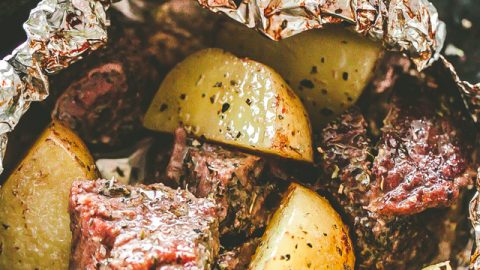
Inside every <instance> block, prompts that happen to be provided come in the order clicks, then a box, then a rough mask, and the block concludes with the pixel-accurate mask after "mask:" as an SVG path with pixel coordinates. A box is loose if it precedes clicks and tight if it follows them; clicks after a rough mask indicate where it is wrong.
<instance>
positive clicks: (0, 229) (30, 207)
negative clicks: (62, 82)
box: [0, 122, 97, 270]
mask: <svg viewBox="0 0 480 270" xmlns="http://www.w3.org/2000/svg"><path fill="white" fill-rule="evenodd" d="M93 164H94V162H93V159H92V157H91V156H90V154H89V152H88V150H87V148H86V147H85V145H84V144H83V142H82V141H81V140H80V139H79V138H78V137H77V135H75V134H74V133H72V131H70V130H68V129H67V128H65V127H64V126H62V125H61V124H59V123H56V122H54V123H53V124H51V125H50V126H49V127H48V128H47V129H46V130H45V131H44V132H43V134H42V135H41V136H40V138H39V139H38V140H37V142H36V143H35V144H34V145H33V146H32V148H31V149H30V150H29V152H28V153H27V155H26V157H25V158H24V159H23V160H22V162H21V163H20V164H19V166H18V167H17V168H16V169H15V170H14V171H13V173H12V174H11V175H10V176H9V177H8V179H7V181H6V182H5V185H4V186H3V187H2V189H1V190H0V224H2V226H0V246H1V247H2V252H1V253H0V269H12V270H13V269H68V263H69V256H70V242H71V233H70V216H69V214H68V196H69V192H70V185H71V183H72V182H73V181H74V180H76V179H93V178H96V177H97V175H96V171H95V167H94V165H93Z"/></svg>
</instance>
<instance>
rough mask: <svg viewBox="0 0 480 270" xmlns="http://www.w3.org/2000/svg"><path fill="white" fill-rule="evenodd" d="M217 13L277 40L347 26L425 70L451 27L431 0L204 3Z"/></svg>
mask: <svg viewBox="0 0 480 270" xmlns="http://www.w3.org/2000/svg"><path fill="white" fill-rule="evenodd" d="M198 2H199V3H200V4H201V5H202V6H204V7H206V8H208V9H210V10H212V11H214V12H223V13H225V14H226V15H227V16H229V17H231V18H233V19H234V20H236V21H238V22H240V23H243V24H245V25H247V26H248V27H250V28H256V29H257V30H259V31H260V32H262V33H264V34H265V35H266V36H268V37H270V38H271V39H273V40H280V39H283V38H286V37H289V36H292V35H295V34H298V33H300V32H303V31H306V30H309V29H313V28H321V27H323V26H326V25H328V24H339V23H343V24H347V25H350V27H351V28H352V29H353V30H354V31H355V32H357V33H359V34H362V35H364V36H367V37H369V38H371V39H372V40H374V41H379V42H382V43H383V45H384V47H385V48H387V49H389V50H397V51H401V52H404V53H406V54H407V55H408V56H410V58H411V59H412V60H413V62H414V63H415V64H416V66H417V69H418V70H419V71H420V70H423V69H424V68H426V67H428V66H429V65H430V64H431V63H432V62H433V61H435V60H436V59H438V56H439V53H440V51H441V49H442V47H443V43H444V41H445V36H446V28H445V24H444V23H443V22H442V21H440V20H439V19H438V13H437V10H436V9H435V7H434V6H433V5H432V4H431V3H430V2H428V1H427V0H409V1H405V0H337V1H335V0H240V1H233V0H198Z"/></svg>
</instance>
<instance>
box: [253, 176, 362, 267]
mask: <svg viewBox="0 0 480 270" xmlns="http://www.w3.org/2000/svg"><path fill="white" fill-rule="evenodd" d="M354 265H355V255H354V252H353V250H352V243H351V240H350V237H349V235H348V228H347V227H346V226H345V225H344V224H343V222H342V220H341V218H340V216H339V215H338V213H337V212H335V210H333V208H332V207H331V206H330V204H329V202H328V201H327V200H326V199H324V198H322V197H321V196H319V195H318V194H317V193H315V192H313V191H311V190H309V189H307V188H305V187H302V186H300V185H298V184H291V185H290V187H289V190H288V192H287V194H286V195H285V197H284V199H283V200H282V202H281V204H280V208H279V209H278V210H277V211H276V212H275V214H274V215H273V217H272V220H271V221H270V223H269V224H268V227H267V229H266V231H265V234H264V235H263V238H262V242H261V244H260V245H259V247H258V248H257V251H256V253H255V255H254V257H253V259H252V262H251V264H250V267H249V269H252V270H274V269H275V270H283V269H285V270H288V269H316V270H319V269H329V270H335V269H339V270H340V269H341V270H345V269H351V270H353V269H354Z"/></svg>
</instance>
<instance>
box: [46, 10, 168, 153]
mask: <svg viewBox="0 0 480 270" xmlns="http://www.w3.org/2000/svg"><path fill="white" fill-rule="evenodd" d="M119 17H121V15H118V14H117V13H113V14H112V20H113V23H112V24H113V25H114V26H113V27H112V29H109V43H108V44H107V47H106V48H105V49H101V50H99V51H96V52H95V53H93V54H92V55H90V56H89V57H87V58H86V59H85V60H84V61H79V62H78V63H76V64H74V65H72V66H71V67H70V68H68V69H66V70H64V71H62V72H61V73H60V74H59V75H58V76H55V77H54V79H53V82H52V88H53V89H52V95H53V96H54V98H56V100H57V101H56V104H55V108H54V111H53V112H52V118H53V119H57V120H59V121H60V122H62V123H63V124H65V125H67V126H68V127H70V128H71V129H73V130H75V131H76V133H77V134H78V135H80V137H81V138H82V139H83V140H84V141H85V142H86V143H88V144H90V145H93V146H99V147H101V148H108V149H109V148H115V149H118V147H119V146H125V145H127V144H128V143H130V142H131V141H132V139H135V138H136V137H138V138H139V137H140V136H136V137H135V135H140V134H137V133H141V131H142V130H143V128H142V118H143V114H144V112H145V111H146V108H147V106H148V103H149V102H150V100H151V97H152V96H153V94H154V92H155V90H156V89H157V87H158V83H159V82H160V75H159V74H160V71H158V70H157V67H156V64H155V63H154V62H153V61H152V60H151V56H150V55H149V54H148V53H146V49H145V48H146V44H144V43H145V41H144V39H145V37H144V35H143V33H142V31H140V29H141V28H140V26H139V25H135V24H132V23H128V22H124V20H125V19H124V18H119ZM115 25H116V26H115Z"/></svg>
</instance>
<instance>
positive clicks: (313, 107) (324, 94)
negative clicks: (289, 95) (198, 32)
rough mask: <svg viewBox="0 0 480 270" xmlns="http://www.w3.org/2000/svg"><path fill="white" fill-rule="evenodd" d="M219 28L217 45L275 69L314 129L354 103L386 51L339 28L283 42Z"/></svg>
mask: <svg viewBox="0 0 480 270" xmlns="http://www.w3.org/2000/svg"><path fill="white" fill-rule="evenodd" d="M220 29H221V30H220V32H219V34H218V36H217V41H216V46H217V47H220V48H223V49H225V50H227V51H231V52H232V53H235V54H237V55H239V56H241V57H251V58H252V59H254V60H257V61H260V62H262V63H264V64H266V65H269V66H271V67H272V68H273V69H275V70H276V71H277V72H278V73H279V74H280V75H282V77H283V78H284V79H285V80H286V81H287V82H288V83H289V84H290V86H291V87H292V89H293V90H294V91H295V92H296V93H297V94H298V95H299V96H300V97H301V99H302V101H303V102H304V104H305V107H306V108H307V110H308V113H309V114H310V119H311V122H312V126H313V128H314V130H318V129H319V128H321V127H322V125H323V124H325V123H327V122H328V121H329V120H330V119H332V118H333V117H334V116H335V114H338V113H340V112H342V111H344V110H345V109H347V108H348V107H349V106H350V105H352V104H353V103H355V101H356V100H357V98H358V97H359V96H360V94H361V93H362V90H363V89H364V88H365V86H366V84H367V83H368V81H369V79H370V77H371V75H372V73H373V72H372V71H373V69H374V67H375V64H376V61H377V59H378V58H379V56H380V54H381V49H380V46H379V45H377V44H375V43H373V42H371V41H369V40H368V39H366V38H362V37H359V36H357V35H356V34H354V33H351V32H349V31H347V30H345V29H343V28H340V27H328V28H325V29H321V30H318V29H316V30H311V31H307V32H304V33H301V34H298V35H296V36H293V37H289V38H287V39H284V40H281V41H279V42H276V41H272V40H270V39H268V38H266V37H263V36H261V35H260V34H258V33H257V32H255V31H254V30H252V29H249V28H247V27H244V26H243V25H240V24H236V23H233V22H228V23H225V25H223V26H222V28H220Z"/></svg>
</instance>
